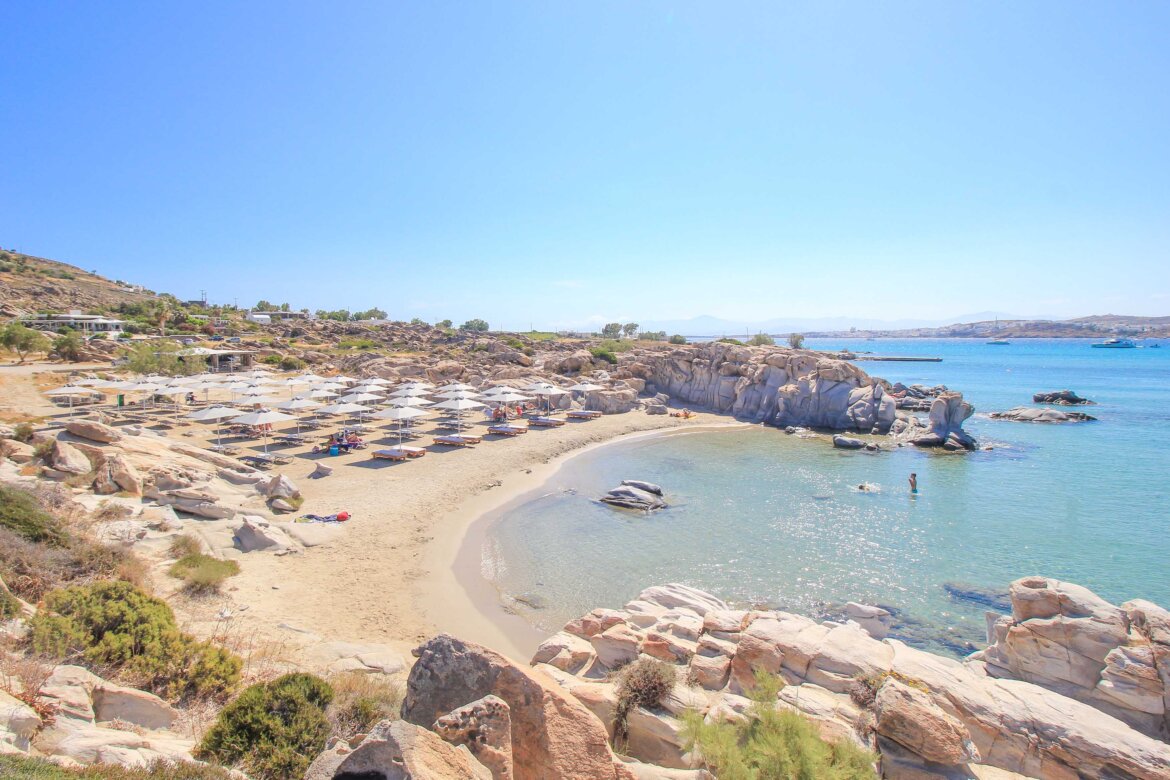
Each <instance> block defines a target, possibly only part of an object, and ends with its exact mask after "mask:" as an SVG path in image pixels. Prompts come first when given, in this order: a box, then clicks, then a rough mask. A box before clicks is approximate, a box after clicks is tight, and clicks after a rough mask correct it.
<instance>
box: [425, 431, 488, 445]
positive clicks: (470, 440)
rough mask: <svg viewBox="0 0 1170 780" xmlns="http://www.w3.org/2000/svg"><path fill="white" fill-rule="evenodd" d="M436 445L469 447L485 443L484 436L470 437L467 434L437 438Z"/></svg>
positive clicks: (453, 434)
mask: <svg viewBox="0 0 1170 780" xmlns="http://www.w3.org/2000/svg"><path fill="white" fill-rule="evenodd" d="M434 441H435V444H441V445H443V446H446V447H467V446H470V445H472V444H479V443H480V442H481V441H483V437H482V436H470V435H468V434H466V433H452V434H450V435H448V436H436V437H435V439H434Z"/></svg>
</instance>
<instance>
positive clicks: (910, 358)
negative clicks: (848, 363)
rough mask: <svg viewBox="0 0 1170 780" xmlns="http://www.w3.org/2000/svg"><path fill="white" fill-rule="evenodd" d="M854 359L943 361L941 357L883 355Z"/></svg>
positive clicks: (856, 358)
mask: <svg viewBox="0 0 1170 780" xmlns="http://www.w3.org/2000/svg"><path fill="white" fill-rule="evenodd" d="M853 359H854V360H876V361H880V362H885V363H941V362H942V358H940V357H903V356H883V355H858V356H857V357H855V358H853Z"/></svg>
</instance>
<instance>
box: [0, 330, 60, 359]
mask: <svg viewBox="0 0 1170 780" xmlns="http://www.w3.org/2000/svg"><path fill="white" fill-rule="evenodd" d="M0 346H3V347H4V348H5V349H7V350H10V351H12V352H15V353H16V356H17V357H18V358H19V359H20V360H19V362H20V363H24V359H25V358H26V357H28V355H29V353H30V352H47V351H48V350H49V347H50V344H49V340H48V339H47V338H45V337H44V336H43V335H42V334H41V333H38V332H37V331H35V330H33V329H32V328H30V327H28V326H27V325H25V324H24V323H23V322H10V323H8V325H6V326H5V327H4V328H3V330H0Z"/></svg>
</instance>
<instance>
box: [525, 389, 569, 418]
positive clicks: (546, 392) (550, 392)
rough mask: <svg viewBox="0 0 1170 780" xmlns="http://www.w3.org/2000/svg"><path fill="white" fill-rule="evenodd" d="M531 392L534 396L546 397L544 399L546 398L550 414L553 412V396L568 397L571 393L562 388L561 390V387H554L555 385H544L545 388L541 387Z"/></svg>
mask: <svg viewBox="0 0 1170 780" xmlns="http://www.w3.org/2000/svg"><path fill="white" fill-rule="evenodd" d="M530 392H531V393H532V394H533V395H539V396H544V398H545V401H546V402H547V406H548V411H549V412H551V411H552V399H553V396H555V395H566V394H567V393H568V392H569V391H568V390H562V389H561V388H559V387H555V386H553V385H550V384H545V385H543V386H541V387H536V388H533V389H532V390H531V391H530Z"/></svg>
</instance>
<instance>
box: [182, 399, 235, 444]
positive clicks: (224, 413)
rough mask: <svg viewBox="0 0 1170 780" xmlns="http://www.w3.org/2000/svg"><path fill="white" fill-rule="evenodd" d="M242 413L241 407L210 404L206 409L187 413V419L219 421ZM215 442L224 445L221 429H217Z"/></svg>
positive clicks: (203, 421) (205, 421) (204, 421)
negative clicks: (232, 407)
mask: <svg viewBox="0 0 1170 780" xmlns="http://www.w3.org/2000/svg"><path fill="white" fill-rule="evenodd" d="M239 415H240V410H239V409H231V408H229V407H227V406H209V407H207V408H206V409H200V410H199V411H197V412H191V414H188V415H186V419H188V420H194V421H195V422H202V423H207V422H219V421H220V420H226V419H227V418H229V417H238V416H239ZM215 443H216V444H217V445H219V446H220V447H222V446H223V439H222V437H221V436H220V433H219V430H218V429H216V431H215Z"/></svg>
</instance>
